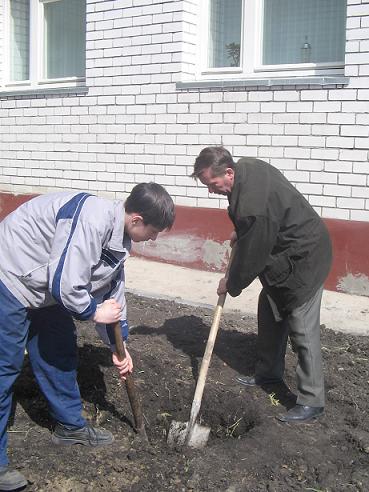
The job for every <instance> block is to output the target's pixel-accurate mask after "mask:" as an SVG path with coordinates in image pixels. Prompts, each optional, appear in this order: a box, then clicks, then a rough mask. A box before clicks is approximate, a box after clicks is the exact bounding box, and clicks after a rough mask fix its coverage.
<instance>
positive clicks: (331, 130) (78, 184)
mask: <svg viewBox="0 0 369 492" xmlns="http://www.w3.org/2000/svg"><path fill="white" fill-rule="evenodd" d="M347 3H348V8H347V12H348V18H347V45H346V67H345V74H346V75H347V76H349V77H350V82H349V84H348V85H347V86H345V87H341V86H334V85H332V86H329V88H327V87H319V86H313V87H311V88H309V87H308V86H299V87H290V86H287V87H278V88H265V87H252V88H237V89H224V90H218V89H205V88H203V89H199V90H197V89H196V90H195V89H188V90H176V85H175V83H176V82H177V81H180V80H181V81H185V80H191V79H193V78H194V75H195V73H196V61H197V33H198V30H199V29H201V26H198V25H197V24H198V21H199V7H200V0H87V53H86V67H87V68H86V75H87V80H86V81H87V86H88V87H89V92H88V94H87V95H83V96H77V95H73V94H72V95H65V96H60V95H57V96H50V95H48V96H43V95H41V94H40V95H34V96H26V95H24V96H21V97H5V96H4V97H1V94H0V164H1V166H0V191H9V192H13V193H35V192H37V193H40V192H46V191H52V190H56V189H63V188H68V189H70V188H72V189H85V190H88V191H92V192H94V193H99V194H104V195H108V196H111V197H124V196H125V195H126V194H127V193H128V192H129V191H130V190H131V188H132V186H134V184H135V183H137V182H140V181H144V180H154V181H156V182H158V183H161V184H163V185H164V186H166V187H167V189H168V191H169V192H170V193H171V194H172V195H173V197H174V199H175V201H176V203H177V204H178V205H186V206H199V207H212V208H218V207H222V208H223V207H224V206H225V200H224V198H221V197H214V196H211V197H210V196H209V195H208V193H207V191H206V189H205V188H204V187H202V186H199V185H198V184H196V183H195V182H194V181H193V180H192V179H190V178H189V177H188V176H189V174H190V173H191V172H192V165H193V162H194V159H195V156H196V155H197V154H198V153H199V151H200V150H201V149H202V148H203V147H205V146H207V145H220V144H221V145H225V146H226V147H227V148H228V149H229V150H230V151H231V152H232V153H233V154H234V156H235V157H236V158H238V157H241V156H243V155H250V156H257V157H260V158H262V159H264V160H266V161H268V162H270V163H271V164H273V165H275V166H276V167H278V168H279V169H280V170H281V171H282V172H284V174H285V175H286V176H287V177H288V178H289V179H290V180H291V181H292V182H293V183H294V184H295V185H296V187H297V188H298V189H299V190H300V191H301V192H302V193H304V194H305V196H306V197H307V198H308V199H309V200H310V202H311V204H312V205H313V206H314V207H315V209H316V210H317V211H318V212H319V213H320V214H322V215H323V216H325V217H332V218H340V219H345V220H350V219H351V220H364V221H369V191H368V189H369V188H368V186H369V181H368V176H369V164H368V151H369V131H368V128H369V89H368V87H369V2H368V1H367V0H348V2H347ZM2 4H3V3H2V2H0V37H1V33H3V32H4V29H3V24H4V19H3V15H2V14H3V10H2ZM2 41H3V40H2V39H0V74H1V70H2V67H3V65H2V60H3V59H4V57H3V52H2V51H1V50H2V47H3V45H4V43H3V42H2Z"/></svg>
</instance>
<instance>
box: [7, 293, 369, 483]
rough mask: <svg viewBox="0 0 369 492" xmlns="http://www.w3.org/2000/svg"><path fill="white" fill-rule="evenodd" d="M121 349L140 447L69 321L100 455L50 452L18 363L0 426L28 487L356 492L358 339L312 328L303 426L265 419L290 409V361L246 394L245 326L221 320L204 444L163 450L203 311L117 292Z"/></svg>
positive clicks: (204, 331)
mask: <svg viewBox="0 0 369 492" xmlns="http://www.w3.org/2000/svg"><path fill="white" fill-rule="evenodd" d="M128 301H129V302H128V304H129V319H130V325H131V334H130V341H129V347H130V352H131V355H132V356H133V359H134V362H135V373H134V374H135V381H136V386H137V388H138V390H139V392H140V395H141V399H142V405H143V410H144V414H145V421H146V428H147V433H148V436H149V441H150V443H149V444H145V443H143V442H142V441H140V440H139V439H137V438H136V436H135V433H134V431H133V429H132V416H131V411H130V407H129V403H128V399H127V395H126V391H125V387H124V385H122V384H121V383H120V381H119V379H118V377H117V375H116V372H115V369H114V368H113V367H112V364H111V357H110V352H109V350H108V349H106V348H105V347H104V346H103V344H102V343H101V342H100V341H99V339H98V338H97V336H96V335H95V331H94V329H93V326H92V325H91V324H89V323H82V324H80V325H79V345H80V367H79V382H80V388H81V394H82V398H83V402H84V408H85V413H86V416H87V417H88V418H89V419H90V420H91V421H92V422H94V423H97V424H99V425H102V426H103V427H105V428H107V429H109V430H111V431H112V432H113V433H114V435H115V437H116V440H115V442H114V443H113V445H112V446H109V447H107V448H103V449H87V448H81V447H78V446H75V447H72V448H67V447H62V448H60V447H55V446H53V445H52V444H51V442H50V429H51V428H52V422H50V420H49V417H48V413H47V406H46V403H45V401H44V399H43V397H42V396H41V395H40V394H39V392H38V389H37V386H36V383H35V382H34V380H33V376H32V373H31V370H30V368H29V366H28V364H27V361H26V364H25V368H24V371H23V373H22V375H21V377H20V378H19V379H18V381H17V383H16V390H15V399H14V408H13V416H12V420H11V427H10V434H9V440H10V458H11V462H12V464H13V465H14V466H15V467H17V468H18V469H19V470H21V471H22V472H23V473H24V474H25V475H26V476H27V477H28V478H29V480H30V482H31V483H30V486H29V490H33V491H63V492H65V491H73V492H79V491H81V492H82V491H86V492H87V491H89V492H90V491H95V490H96V491H98V490H102V491H132V492H135V491H137V492H144V491H173V492H174V491H175V492H178V491H186V492H187V491H191V490H192V491H199V492H200V491H228V492H238V491H252V492H256V491H275V492H277V491H278V492H279V491H280V492H282V491H283V492H285V491H304V490H311V491H313V490H319V491H322V492H323V491H324V492H325V491H332V492H333V491H334V492H337V491H342V492H347V491H363V492H364V491H367V490H368V489H369V467H368V461H369V416H368V408H369V397H368V386H369V376H368V363H369V360H368V358H369V356H368V354H369V339H368V338H367V337H354V336H347V335H343V334H337V333H334V332H332V331H328V330H324V329H323V330H322V345H323V355H324V363H325V375H326V388H327V407H326V414H325V416H324V417H323V418H321V419H320V420H319V421H318V422H317V423H315V424H305V425H298V426H296V425H286V424H282V423H280V422H279V421H278V420H276V419H275V416H276V415H277V414H278V413H282V412H284V411H285V409H286V408H289V407H290V406H292V405H293V404H294V401H295V396H294V394H293V391H294V380H295V376H294V370H295V362H296V360H295V356H294V354H293V353H292V351H291V350H289V351H288V354H287V358H286V384H287V385H288V386H285V385H279V386H270V387H265V388H256V389H255V388H246V387H243V386H241V385H239V384H238V383H237V382H236V381H235V377H236V376H237V375H250V374H252V372H253V366H254V363H255V356H256V354H255V343H256V336H255V330H256V323H255V319H252V318H244V319H243V318H242V317H241V315H240V314H237V313H234V314H227V315H225V316H224V319H223V320H222V322H221V327H222V329H221V330H220V332H219V335H218V339H217V342H216V346H215V350H214V354H213V358H212V363H211V366H210V369H209V374H208V379H207V384H206V387H205V392H204V398H203V403H202V408H201V412H200V418H201V423H203V424H205V425H207V426H210V427H211V434H210V438H209V442H208V444H207V446H206V447H205V448H204V449H202V450H200V451H195V450H191V449H189V448H181V449H175V448H174V449H173V448H169V447H168V445H167V443H166V435H167V431H168V428H169V426H170V423H171V421H172V420H176V421H183V422H186V421H188V419H189V413H190V408H191V403H192V398H193V393H194V388H195V381H196V378H197V375H198V371H199V365H200V363H201V357H202V355H203V353H204V348H205V343H206V339H207V336H208V332H209V328H210V325H211V322H212V314H213V313H212V311H209V310H206V309H202V308H194V307H189V306H182V305H178V304H175V303H172V302H169V301H164V300H160V301H159V300H153V299H145V298H140V297H136V296H132V295H130V296H129V299H128Z"/></svg>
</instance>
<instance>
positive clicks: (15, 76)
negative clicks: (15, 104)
mask: <svg viewBox="0 0 369 492" xmlns="http://www.w3.org/2000/svg"><path fill="white" fill-rule="evenodd" d="M9 48H10V49H9V69H10V70H9V72H10V73H9V77H10V80H12V81H19V80H27V79H28V78H29V0H11V1H10V39H9Z"/></svg>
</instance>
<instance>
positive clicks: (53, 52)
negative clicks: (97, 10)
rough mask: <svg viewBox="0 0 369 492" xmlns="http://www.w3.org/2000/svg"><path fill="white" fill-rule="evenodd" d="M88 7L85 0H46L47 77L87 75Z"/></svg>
mask: <svg viewBox="0 0 369 492" xmlns="http://www.w3.org/2000/svg"><path fill="white" fill-rule="evenodd" d="M85 9H86V1H85V0H60V1H57V2H48V3H45V4H44V18H45V49H44V56H45V67H44V71H45V77H46V78H48V79H54V78H61V77H70V76H76V77H78V76H81V77H83V76H84V74H85V44H86V15H85Z"/></svg>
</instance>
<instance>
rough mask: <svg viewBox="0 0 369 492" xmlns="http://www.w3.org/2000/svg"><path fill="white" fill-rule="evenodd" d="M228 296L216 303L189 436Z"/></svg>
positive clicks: (197, 410)
mask: <svg viewBox="0 0 369 492" xmlns="http://www.w3.org/2000/svg"><path fill="white" fill-rule="evenodd" d="M235 250H236V245H234V246H233V248H232V251H231V255H230V258H229V262H228V266H227V271H226V274H225V276H228V273H229V269H230V267H231V263H232V261H233V258H234V255H235ZM226 296H227V294H221V295H220V296H219V297H218V302H217V305H216V308H215V311H214V317H213V323H212V325H211V328H210V333H209V337H208V341H207V343H206V348H205V354H204V357H203V359H202V362H201V367H200V372H199V377H198V380H197V384H196V389H195V395H194V399H193V403H192V408H191V415H190V424H189V433H188V436H189V435H190V430H191V429H192V428H193V426H194V423H195V421H196V418H197V415H198V413H199V410H200V406H201V399H202V395H203V392H204V387H205V381H206V376H207V373H208V369H209V365H210V359H211V355H212V353H213V348H214V344H215V339H216V336H217V333H218V329H219V323H220V317H221V314H222V311H223V306H224V301H225V299H226Z"/></svg>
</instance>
